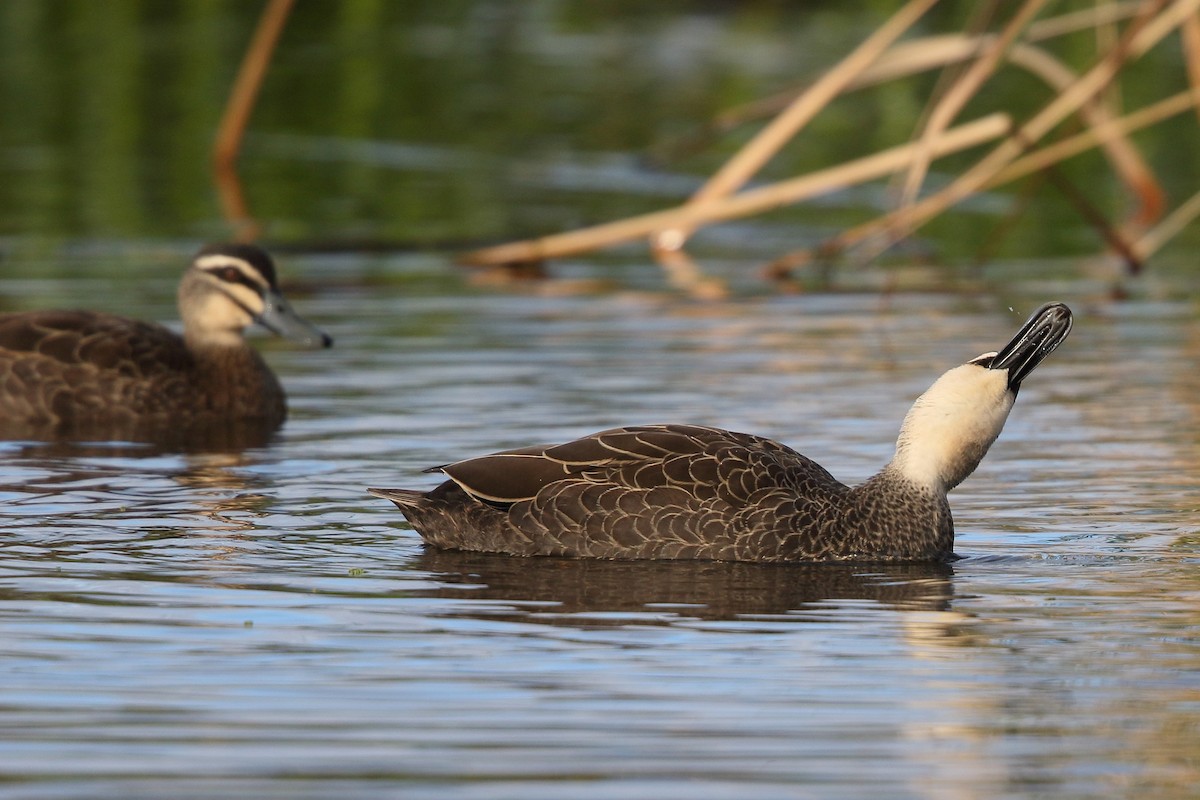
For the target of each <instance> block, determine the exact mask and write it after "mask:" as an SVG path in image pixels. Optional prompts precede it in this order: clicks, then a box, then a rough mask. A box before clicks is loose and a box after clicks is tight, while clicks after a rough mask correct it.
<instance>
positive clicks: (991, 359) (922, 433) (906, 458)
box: [892, 303, 1071, 491]
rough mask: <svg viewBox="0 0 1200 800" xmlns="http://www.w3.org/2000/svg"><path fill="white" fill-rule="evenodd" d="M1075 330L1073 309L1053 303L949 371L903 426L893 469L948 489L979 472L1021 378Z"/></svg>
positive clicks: (922, 482)
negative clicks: (1005, 339) (995, 348)
mask: <svg viewBox="0 0 1200 800" xmlns="http://www.w3.org/2000/svg"><path fill="white" fill-rule="evenodd" d="M1070 332H1071V310H1070V309H1069V308H1067V307H1066V306H1065V305H1063V304H1062V303H1048V304H1046V305H1044V306H1042V307H1041V308H1039V309H1038V310H1037V311H1035V312H1034V313H1033V315H1032V316H1031V317H1030V318H1029V320H1028V321H1027V322H1026V323H1025V325H1024V327H1022V328H1021V330H1020V331H1018V332H1017V334H1016V336H1014V337H1013V338H1012V340H1011V341H1010V342H1009V343H1008V344H1006V345H1005V346H1004V347H1003V348H1001V349H1000V351H999V352H994V353H984V354H983V355H981V356H977V357H976V358H973V359H971V360H970V361H968V362H967V363H966V364H963V365H962V366H960V367H955V368H954V369H952V370H950V371H949V372H946V373H945V374H944V375H942V377H940V378H938V379H937V381H936V382H935V383H934V384H933V386H931V387H929V389H928V390H927V391H926V392H925V393H924V394H923V395H921V396H920V397H918V398H917V401H916V402H915V403H914V404H913V407H912V409H911V410H910V411H909V412H908V415H907V416H906V417H905V418H904V424H903V425H902V426H901V428H900V437H899V439H897V441H896V456H895V458H894V459H893V460H892V467H893V468H894V469H898V470H899V471H900V472H901V473H902V474H903V476H904V477H905V478H907V479H909V480H911V481H914V482H916V483H918V484H921V485H925V486H929V487H932V488H940V489H941V490H942V491H948V490H950V489H953V488H954V487H955V486H957V485H958V484H959V483H961V482H962V481H963V480H964V479H965V478H966V477H967V476H968V475H970V474H971V473H972V472H974V471H975V468H976V467H977V466H979V462H980V461H981V460H982V459H983V456H984V455H985V454H986V453H987V451H988V448H989V447H991V445H992V442H994V441H996V437H997V436H999V435H1000V431H1001V429H1003V427H1004V422H1005V420H1007V419H1008V412H1009V411H1010V410H1011V409H1012V406H1013V403H1014V402H1015V401H1016V399H1017V392H1018V391H1019V390H1020V388H1021V381H1023V380H1024V379H1025V378H1026V377H1028V375H1029V373H1031V372H1033V370H1034V368H1035V367H1037V365H1038V364H1040V363H1041V362H1042V360H1043V359H1044V358H1045V357H1046V356H1048V355H1050V353H1052V352H1054V350H1055V349H1056V348H1057V347H1058V346H1059V345H1060V344H1062V343H1063V340H1065V339H1066V338H1067V334H1068V333H1070Z"/></svg>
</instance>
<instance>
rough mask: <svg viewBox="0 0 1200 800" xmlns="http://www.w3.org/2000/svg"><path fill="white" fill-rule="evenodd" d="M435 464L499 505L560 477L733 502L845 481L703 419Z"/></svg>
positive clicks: (539, 489) (770, 444)
mask: <svg viewBox="0 0 1200 800" xmlns="http://www.w3.org/2000/svg"><path fill="white" fill-rule="evenodd" d="M435 469H437V470H440V471H442V472H445V473H446V475H447V476H449V477H450V479H451V480H453V481H454V482H455V483H456V484H458V485H459V486H460V487H462V489H463V490H464V491H465V492H467V494H469V495H470V496H472V497H474V498H476V499H478V500H480V501H483V502H486V503H491V504H497V505H511V504H515V503H519V502H522V501H526V500H533V499H534V498H535V497H537V496H538V494H539V493H541V492H542V491H543V490H544V489H545V488H546V487H547V486H550V485H552V484H555V483H558V482H561V481H569V482H572V483H583V484H590V485H598V486H604V487H611V488H615V489H627V490H630V491H648V490H651V489H655V488H659V487H670V488H673V489H678V490H681V491H684V492H686V493H688V494H690V495H692V496H694V497H696V498H698V499H700V500H707V499H709V498H712V497H717V496H720V497H723V498H724V499H725V500H726V501H727V502H730V503H732V504H735V505H736V504H739V503H740V502H743V501H747V500H749V499H750V498H751V496H752V495H753V494H754V493H755V492H758V491H760V490H764V489H768V490H769V489H775V488H785V487H793V486H795V485H796V482H797V480H803V481H808V482H817V483H822V484H824V483H829V484H831V485H837V486H840V484H838V483H837V481H836V480H834V478H833V476H831V475H830V474H829V473H828V472H826V471H825V470H824V469H822V468H821V467H820V466H819V465H818V464H816V463H815V462H813V461H811V460H809V459H807V458H805V457H804V456H802V455H800V454H799V453H797V452H795V451H794V450H792V449H791V448H788V447H785V446H784V445H781V444H779V443H778V442H774V441H772V440H770V439H765V438H762V437H760V436H752V435H750V434H744V433H734V432H732V431H725V430H721V429H719V428H708V427H703V426H698V425H640V426H634V427H626V428H612V429H610V430H606V431H601V432H599V433H595V434H592V435H590V436H585V437H582V438H580V439H576V440H574V441H571V442H567V443H565V444H558V445H547V446H538V447H527V448H522V449H519V450H509V451H505V452H502V453H493V454H491V455H486V456H480V457H478V458H472V459H468V460H466V461H459V462H457V463H454V464H447V465H445V466H442V467H438V468H435Z"/></svg>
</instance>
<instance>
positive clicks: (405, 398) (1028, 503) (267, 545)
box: [0, 258, 1200, 800]
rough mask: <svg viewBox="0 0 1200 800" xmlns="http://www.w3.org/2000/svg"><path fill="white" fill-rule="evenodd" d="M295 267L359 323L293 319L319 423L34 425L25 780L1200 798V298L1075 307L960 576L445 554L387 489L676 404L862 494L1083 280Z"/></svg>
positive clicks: (11, 501)
mask: <svg viewBox="0 0 1200 800" xmlns="http://www.w3.org/2000/svg"><path fill="white" fill-rule="evenodd" d="M290 263H291V265H292V268H291V269H287V270H285V272H286V273H287V274H288V275H290V276H293V277H298V276H299V275H301V274H302V275H303V276H304V279H305V280H306V281H308V285H309V286H311V287H312V289H313V290H312V292H311V293H309V294H308V295H306V296H301V297H298V298H296V300H295V303H296V305H297V306H298V307H300V308H301V309H302V310H303V311H304V312H305V313H306V315H307V316H309V317H310V318H312V319H314V320H316V321H319V322H320V323H321V324H323V325H325V326H326V327H327V328H328V329H329V330H330V332H331V333H333V334H334V336H335V338H336V339H337V346H336V348H335V349H334V350H330V351H323V352H305V351H297V350H291V349H287V347H285V346H276V345H273V344H271V345H265V347H266V348H267V349H268V350H269V352H268V354H267V357H268V360H269V361H270V362H271V363H272V364H273V365H274V366H275V367H276V369H277V371H278V372H279V373H280V375H281V377H282V379H283V381H284V383H285V385H286V386H287V387H288V389H289V392H290V395H291V398H292V408H293V418H292V420H291V421H290V422H289V423H288V425H287V427H286V428H285V429H284V431H283V433H282V434H281V435H280V437H279V438H278V440H277V441H275V442H274V443H272V444H271V445H269V446H266V447H262V448H257V449H251V450H248V451H245V452H235V453H220V452H218V453H197V454H192V455H188V454H178V453H170V452H154V451H153V450H152V449H149V448H144V447H140V446H132V445H128V446H113V445H80V444H76V445H49V444H40V443H30V442H7V443H0V528H2V530H3V534H2V537H0V548H2V550H0V552H2V560H0V641H2V642H3V645H2V651H0V796H3V797H6V798H42V797H56V798H76V797H78V798H85V797H86V798H96V797H122V798H140V797H146V798H151V797H154V798H157V797H167V796H169V797H173V798H186V797H215V796H229V797H232V796H240V797H256V798H270V797H288V798H294V797H306V798H307V797H311V798H324V797H340V798H357V797H363V798H366V797H371V798H375V797H404V798H423V797H462V798H489V800H491V799H493V798H522V799H523V800H529V799H536V798H562V797H572V798H610V797H615V796H622V797H647V798H649V797H653V798H744V797H755V798H796V797H814V798H817V797H820V798H839V797H845V798H858V797H864V796H887V797H894V798H918V797H919V798H925V797H946V798H962V797H984V798H1009V797H1013V798H1015V797H1031V796H1055V797H1089V796H1129V797H1148V796H1154V797H1179V798H1184V797H1191V796H1194V795H1193V792H1194V790H1195V787H1196V786H1197V785H1200V763H1198V761H1197V754H1200V629H1198V625H1200V578H1198V577H1197V571H1198V569H1200V533H1198V532H1197V531H1198V528H1200V526H1198V525H1197V519H1198V516H1197V507H1198V504H1197V499H1196V498H1197V496H1198V495H1197V491H1196V490H1197V477H1196V476H1197V474H1198V470H1197V461H1198V460H1200V423H1198V418H1197V411H1198V409H1200V405H1198V401H1197V397H1200V393H1198V391H1197V390H1198V388H1200V386H1198V384H1200V377H1198V376H1197V372H1196V370H1195V364H1196V361H1197V351H1198V350H1200V324H1198V323H1197V319H1196V315H1195V311H1194V309H1193V308H1192V307H1191V306H1188V305H1175V304H1155V303H1150V302H1132V303H1128V304H1125V305H1116V306H1113V305H1108V304H1093V303H1091V302H1089V301H1088V300H1086V299H1080V298H1078V297H1075V296H1072V295H1071V294H1070V293H1069V292H1068V293H1063V294H1061V296H1059V297H1058V298H1057V299H1062V300H1065V301H1067V302H1068V303H1070V304H1071V305H1072V306H1073V307H1074V308H1075V310H1076V312H1077V325H1076V329H1075V331H1074V333H1073V334H1072V336H1071V338H1070V339H1069V340H1068V342H1067V343H1066V345H1064V346H1063V348H1062V349H1061V350H1060V351H1059V352H1058V353H1056V354H1055V355H1054V356H1052V357H1051V358H1050V359H1049V360H1048V361H1047V362H1046V363H1045V364H1044V365H1043V366H1042V367H1041V368H1040V369H1039V371H1038V372H1037V373H1036V374H1035V375H1034V376H1033V377H1032V378H1031V379H1030V380H1028V381H1027V382H1026V385H1025V387H1024V388H1023V389H1022V392H1021V397H1020V400H1019V401H1018V403H1017V407H1016V409H1015V410H1014V412H1013V415H1012V417H1011V419H1010V421H1009V424H1008V427H1007V429H1006V431H1005V432H1004V434H1003V436H1002V437H1001V439H1000V441H999V442H998V443H997V445H996V446H995V447H994V448H993V450H992V452H991V454H990V455H989V457H988V458H987V459H986V460H985V462H984V464H983V466H982V467H981V468H980V469H979V471H978V472H977V473H976V474H975V475H974V476H973V477H972V478H970V479H969V480H968V481H967V482H966V483H965V484H964V485H963V486H962V487H960V488H959V489H958V490H956V491H955V492H954V494H953V495H952V497H951V500H952V505H953V507H954V510H955V514H956V519H957V527H958V531H959V536H958V546H957V550H958V552H959V553H960V554H961V555H962V556H964V558H963V559H962V560H960V561H957V562H955V563H954V564H953V565H950V566H905V567H887V568H880V567H874V566H857V567H805V566H770V567H767V566H757V565H746V564H611V563H595V562H572V561H562V560H553V559H546V560H521V559H508V558H503V557H492V556H482V555H471V554H456V553H439V552H432V551H427V550H425V549H424V548H423V547H422V545H421V544H420V541H419V539H418V537H417V536H416V535H415V534H414V533H413V532H412V531H411V530H410V529H409V528H408V526H407V525H406V524H405V523H404V522H403V521H402V519H401V518H400V517H399V515H398V514H397V513H396V512H395V510H394V509H393V508H392V506H391V505H390V504H388V503H386V502H383V501H380V500H377V499H375V498H372V497H369V496H367V495H365V494H364V493H363V487H366V486H369V485H370V486H378V485H383V486H420V485H432V484H433V483H434V479H433V478H432V476H428V475H423V474H421V473H420V470H421V469H422V468H424V467H426V466H428V465H431V464H438V463H444V462H445V461H447V460H452V459H455V458H459V457H464V456H468V455H472V454H478V453H482V452H485V451H490V450H495V449H499V448H504V447H510V446H515V445H519V444H525V443H530V442H536V441H548V440H554V439H561V438H564V437H568V436H574V435H577V434H582V433H586V432H589V431H592V430H598V429H600V428H603V427H607V426H611V425H616V424H622V423H636V422H654V421H674V420H678V421H692V422H700V423H707V424H714V425H721V426H724V427H728V428H732V429H735V430H746V431H753V432H756V433H761V434H765V435H768V436H772V437H775V438H778V439H780V440H783V441H785V442H787V443H789V444H792V445H794V446H796V447H797V448H798V449H800V450H801V451H802V452H805V453H806V454H808V455H810V456H812V457H814V458H816V459H817V460H818V461H820V462H821V463H822V464H824V465H825V466H826V467H827V468H829V469H830V470H831V471H832V472H833V473H834V474H835V475H837V476H838V477H840V478H842V479H844V480H847V481H857V480H860V479H862V478H864V477H866V476H867V475H869V474H870V473H871V472H872V471H873V470H874V469H876V468H877V467H878V466H879V465H881V464H882V463H883V462H884V461H885V460H886V458H887V457H888V456H889V454H890V451H891V447H892V441H893V438H894V436H895V432H896V428H897V426H898V423H899V420H900V418H901V417H902V415H903V413H904V411H905V410H906V408H907V406H908V404H909V403H910V402H911V400H912V398H913V397H915V396H916V395H917V394H919V393H920V392H921V391H922V390H924V388H926V386H927V385H928V384H929V383H930V382H931V381H932V379H933V378H934V377H936V375H938V374H939V373H940V372H941V371H942V370H944V369H946V368H948V367H949V366H952V365H954V364H956V363H960V362H961V361H963V360H965V359H967V358H969V357H971V356H974V355H976V354H978V353H979V352H983V351H985V350H988V349H993V348H994V347H996V346H997V345H999V344H1001V343H1002V342H1003V341H1005V340H1006V339H1007V337H1008V336H1009V334H1011V332H1012V331H1013V330H1015V328H1016V327H1017V326H1018V325H1019V324H1020V323H1021V322H1022V321H1023V320H1024V318H1025V316H1026V314H1027V312H1028V311H1030V310H1031V309H1032V308H1033V307H1034V306H1036V305H1037V304H1038V303H1039V302H1041V301H1042V300H1046V299H1051V298H1050V297H1037V298H1023V299H1022V300H1021V301H1020V302H1016V301H1013V302H1012V304H1013V306H1014V309H1015V310H1012V311H1010V310H1009V309H1008V308H1007V307H1006V306H1007V305H1008V303H1007V302H1004V303H1001V302H999V301H990V300H972V299H966V298H962V297H955V296H932V295H911V296H901V297H896V298H893V299H891V300H887V301H885V300H883V299H881V298H880V297H878V296H876V295H871V294H850V295H812V296H790V297H789V296H765V297H764V296H752V297H740V298H737V299H733V300H730V301H726V302H721V303H709V304H698V303H694V302H691V301H688V300H685V299H681V298H679V297H677V296H674V295H670V294H661V293H652V292H639V291H632V290H617V291H610V292H604V293H600V294H588V295H581V296H555V295H553V294H547V293H544V292H539V291H537V290H533V289H531V290H530V291H528V292H525V291H516V292H458V291H444V290H443V288H442V285H441V284H439V283H436V282H429V281H424V280H422V278H421V274H423V273H422V269H423V268H424V267H422V266H421V265H417V266H415V267H414V266H413V264H411V263H407V262H405V261H404V260H403V259H396V260H393V261H386V260H385V261H384V262H381V263H379V264H371V265H367V266H361V265H356V264H354V263H349V264H348V263H344V262H341V261H338V260H336V259H320V258H312V259H309V260H307V261H306V260H304V259H291V260H290ZM414 276H415V277H414ZM368 278H369V279H368ZM2 288H3V289H4V290H5V292H6V293H7V294H9V295H14V294H15V295H20V294H22V293H23V292H29V291H30V287H29V286H28V285H27V284H17V283H15V282H12V283H7V284H4V285H3V287H2ZM39 288H45V287H39ZM92 288H96V291H92ZM126 288H127V287H122V286H120V285H119V284H114V285H110V286H108V288H107V290H105V289H104V288H103V287H89V288H88V291H87V295H88V302H89V304H91V305H94V306H97V307H109V308H114V307H127V301H126V305H125V306H123V305H122V300H121V299H120V298H122V297H123V296H124V295H123V294H122V292H124V291H126ZM159 288H160V289H161V291H158V292H157V293H153V294H154V298H155V299H154V302H152V303H150V306H149V308H148V309H147V310H146V312H145V314H144V315H145V316H152V317H153V316H157V317H158V318H168V319H169V318H170V316H171V310H170V305H169V291H170V282H169V281H167V279H166V278H164V279H163V283H162V285H161V287H159ZM106 291H107V294H106V293H105V292H106Z"/></svg>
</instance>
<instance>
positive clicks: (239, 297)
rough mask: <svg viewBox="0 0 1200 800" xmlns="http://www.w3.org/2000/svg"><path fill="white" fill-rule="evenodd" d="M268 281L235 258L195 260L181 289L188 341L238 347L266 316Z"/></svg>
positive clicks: (181, 313) (252, 268) (180, 304)
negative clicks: (265, 300)
mask: <svg viewBox="0 0 1200 800" xmlns="http://www.w3.org/2000/svg"><path fill="white" fill-rule="evenodd" d="M268 291H270V286H269V285H268V283H267V280H266V278H264V277H263V275H262V273H260V272H259V271H258V270H257V269H255V268H254V267H253V266H252V265H251V264H249V263H247V262H246V261H244V260H243V259H240V258H237V257H236V256H231V255H224V254H213V255H205V256H201V257H199V258H197V259H196V261H195V262H194V263H193V264H192V267H191V269H189V270H188V274H187V276H186V278H185V279H184V281H183V282H182V283H181V284H180V286H179V313H180V316H181V317H182V318H183V327H184V330H185V331H186V334H187V336H188V338H189V339H191V340H193V341H195V342H196V343H203V344H208V345H214V344H237V343H238V342H240V341H241V337H242V331H244V330H245V329H246V328H247V327H248V326H249V325H251V324H253V323H254V322H255V320H257V319H258V318H259V317H260V316H261V315H262V313H263V310H264V308H265V302H264V297H265V296H266V294H267V292H268Z"/></svg>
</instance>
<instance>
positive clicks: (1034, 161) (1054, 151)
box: [767, 89, 1200, 274]
mask: <svg viewBox="0 0 1200 800" xmlns="http://www.w3.org/2000/svg"><path fill="white" fill-rule="evenodd" d="M1193 108H1196V109H1200V89H1194V90H1189V91H1186V92H1179V93H1178V94H1174V95H1171V96H1170V97H1168V98H1166V99H1164V100H1160V101H1158V102H1156V103H1152V104H1150V105H1148V106H1145V107H1143V108H1141V109H1138V110H1137V111H1134V112H1132V113H1130V114H1127V115H1125V116H1123V117H1119V118H1117V119H1113V120H1109V121H1107V122H1104V123H1102V124H1100V125H1096V126H1094V127H1092V128H1089V129H1087V130H1086V131H1084V132H1082V133H1078V134H1076V135H1074V136H1071V137H1069V138H1066V139H1063V140H1061V141H1058V142H1055V143H1054V144H1052V145H1049V146H1047V147H1044V148H1042V149H1041V150H1037V151H1035V152H1033V153H1029V154H1027V155H1025V156H1023V157H1021V158H1019V159H1017V160H1016V161H1013V162H1012V163H1011V164H1009V165H1008V166H1007V167H1005V168H1004V169H1002V170H1000V171H999V172H997V173H996V174H995V175H993V176H992V177H991V179H989V180H988V182H987V183H986V184H984V186H983V189H985V190H986V189H993V188H995V187H997V186H1002V185H1004V184H1006V183H1011V182H1012V181H1015V180H1018V179H1020V178H1024V177H1026V176H1027V175H1031V174H1033V173H1035V172H1041V171H1042V170H1044V169H1046V168H1047V167H1050V166H1053V165H1054V164H1057V163H1059V162H1060V161H1065V160H1066V159H1068V158H1072V157H1074V156H1077V155H1079V154H1080V153H1084V152H1087V151H1088V150H1091V149H1093V148H1095V147H1098V146H1103V145H1104V143H1105V142H1106V141H1109V140H1112V139H1115V138H1118V137H1127V136H1128V135H1129V134H1131V133H1134V132H1135V131H1138V130H1140V129H1142V128H1147V127H1149V126H1151V125H1156V124H1158V123H1159V122H1162V121H1163V120H1165V119H1169V118H1170V117H1173V116H1175V115H1177V114H1182V113H1183V112H1185V111H1188V110H1189V109H1193ZM1165 225H1166V221H1165V220H1164V222H1163V223H1162V224H1161V225H1160V226H1159V227H1160V228H1164V229H1165ZM822 252H828V253H833V252H837V243H836V242H834V243H831V244H828V245H826V246H825V247H824V248H823V249H822ZM1134 252H1135V253H1140V251H1139V250H1137V249H1136V246H1135V249H1134ZM813 258H814V253H813V252H812V251H811V250H808V249H803V250H795V251H792V252H790V253H786V254H784V255H783V256H780V257H779V258H777V259H775V260H774V261H773V262H771V263H770V264H769V265H767V271H768V272H769V273H771V274H786V273H787V272H789V271H790V270H792V269H795V268H796V267H797V266H800V265H802V264H806V263H808V262H810V261H812V260H813Z"/></svg>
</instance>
